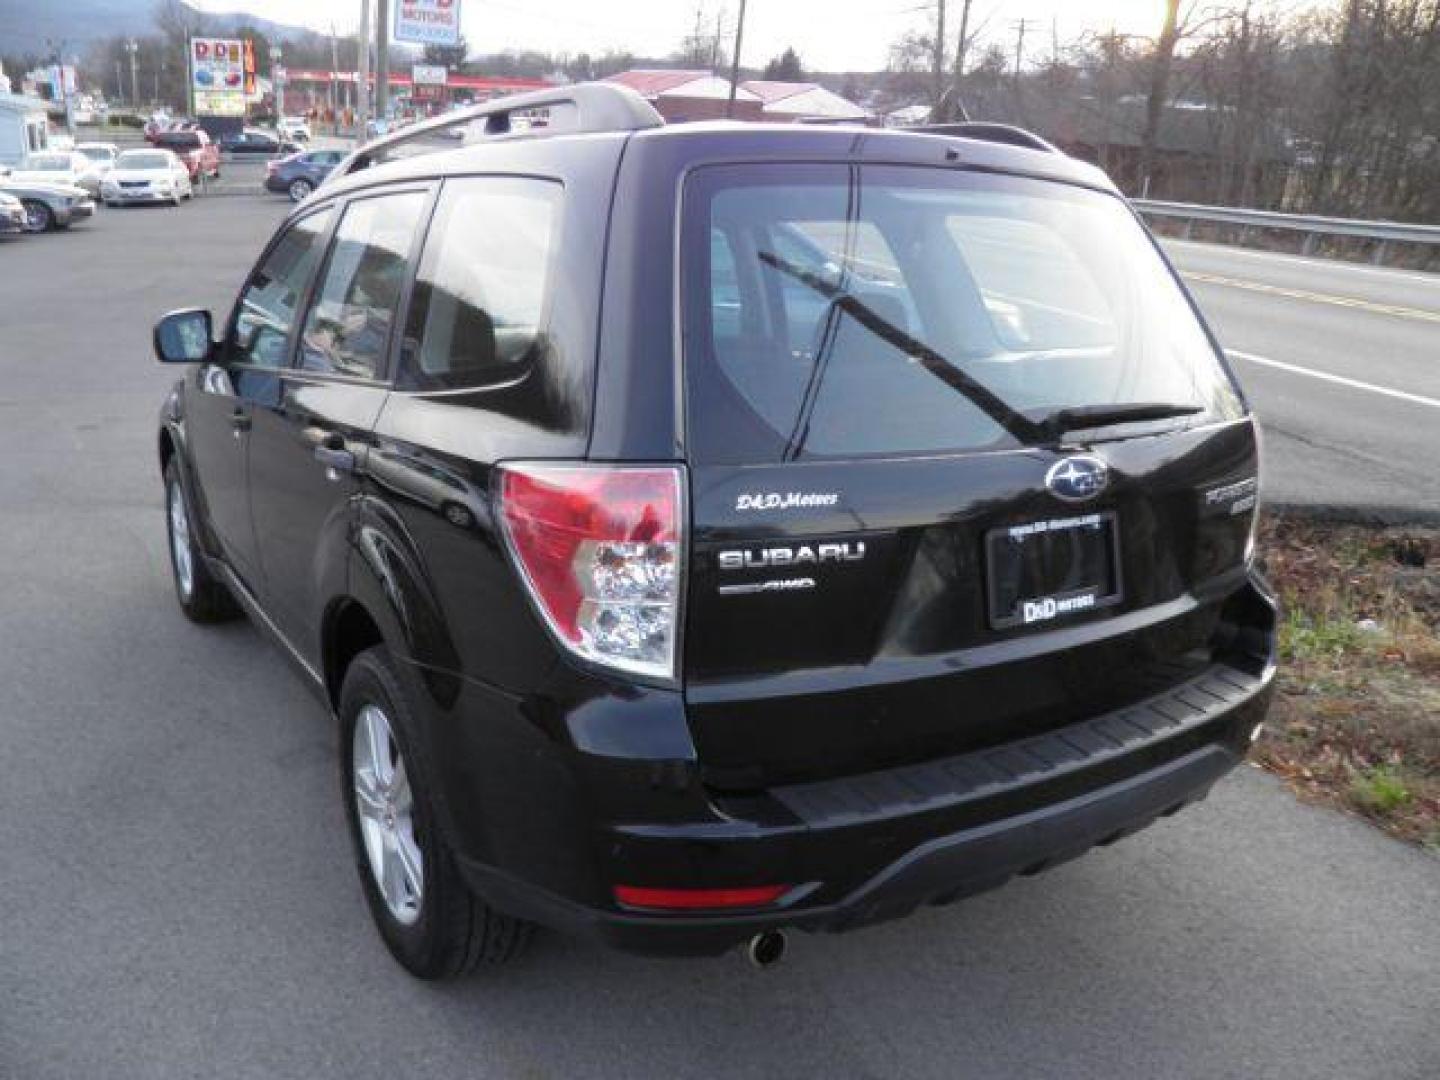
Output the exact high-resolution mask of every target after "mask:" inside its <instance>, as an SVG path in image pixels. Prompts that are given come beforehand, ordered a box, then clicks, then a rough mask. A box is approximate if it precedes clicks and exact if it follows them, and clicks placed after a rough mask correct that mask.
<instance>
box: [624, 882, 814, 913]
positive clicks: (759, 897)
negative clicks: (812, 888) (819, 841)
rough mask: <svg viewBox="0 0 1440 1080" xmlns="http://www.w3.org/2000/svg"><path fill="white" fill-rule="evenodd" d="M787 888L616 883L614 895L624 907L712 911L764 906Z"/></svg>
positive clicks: (773, 900)
mask: <svg viewBox="0 0 1440 1080" xmlns="http://www.w3.org/2000/svg"><path fill="white" fill-rule="evenodd" d="M789 891H790V886H789V885H748V886H745V887H743V888H738V889H649V888H644V887H642V886H639V885H616V886H615V899H616V900H618V901H620V903H622V904H624V905H625V906H626V907H636V908H651V909H653V910H655V911H714V910H717V909H722V908H754V907H765V906H766V905H768V904H773V903H774V902H775V901H776V900H779V899H780V897H782V896H784V895H785V894H786V893H787V892H789Z"/></svg>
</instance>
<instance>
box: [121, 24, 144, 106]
mask: <svg viewBox="0 0 1440 1080" xmlns="http://www.w3.org/2000/svg"><path fill="white" fill-rule="evenodd" d="M125 51H126V52H128V53H129V54H130V107H131V108H132V109H138V108H140V74H139V72H138V71H137V70H136V68H135V56H136V54H137V53H138V52H139V51H140V43H139V42H138V41H136V40H135V39H134V38H133V37H132V38H131V39H130V40H128V41H127V42H125Z"/></svg>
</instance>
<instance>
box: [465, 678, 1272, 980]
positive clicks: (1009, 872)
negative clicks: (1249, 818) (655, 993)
mask: <svg viewBox="0 0 1440 1080" xmlns="http://www.w3.org/2000/svg"><path fill="white" fill-rule="evenodd" d="M1271 678H1272V669H1271V667H1270V666H1269V665H1268V664H1263V665H1257V666H1256V667H1255V668H1254V669H1253V673H1246V672H1244V671H1242V670H1240V669H1239V668H1236V667H1232V666H1230V665H1229V664H1224V663H1217V664H1215V665H1212V666H1211V667H1210V668H1208V669H1207V670H1205V671H1204V672H1203V673H1202V674H1200V675H1198V676H1196V677H1194V678H1191V679H1189V680H1187V681H1185V682H1184V683H1182V684H1180V685H1178V686H1176V687H1173V688H1172V689H1170V690H1168V691H1166V692H1164V693H1162V694H1159V695H1157V696H1156V697H1154V698H1151V699H1149V700H1147V701H1144V702H1141V703H1139V704H1137V705H1135V706H1132V707H1130V708H1126V709H1124V710H1121V711H1119V712H1116V713H1112V714H1108V715H1104V716H1100V717H1095V718H1093V719H1090V720H1087V721H1085V722H1083V723H1079V724H1074V725H1071V726H1069V727H1066V728H1062V729H1058V730H1056V731H1052V732H1048V733H1046V734H1044V735H1039V736H1035V737H1033V738H1029V739H1025V740H1022V741H1019V742H1015V743H1010V744H1007V745H1005V746H1001V747H997V748H993V749H989V750H982V751H976V752H973V753H968V754H962V755H958V756H955V757H951V758H945V759H940V760H935V761H929V762H924V763H921V764H917V765H910V766H903V767H900V768H896V769H889V770H884V771H879V772H873V773H867V774H864V775H860V776H853V777H846V778H843V779H840V780H833V781H825V782H817V783H808V784H797V785H791V786H789V787H782V788H775V789H772V790H771V791H769V792H766V793H763V794H761V795H756V796H747V797H744V798H729V799H726V798H722V797H716V798H715V801H714V809H715V810H716V813H715V815H714V817H713V818H711V819H710V820H707V821H703V822H690V823H686V822H681V823H664V824H633V823H632V824H621V825H613V826H608V827H605V828H603V829H602V830H601V835H600V836H599V838H598V840H599V844H598V848H599V850H601V851H602V852H604V857H603V859H602V860H601V864H602V869H601V871H600V872H601V876H602V877H604V878H606V879H607V880H608V881H609V882H610V883H614V882H624V883H626V884H637V885H647V884H655V885H659V886H665V885H674V884H675V883H676V882H684V883H686V884H687V885H688V886H692V887H697V888H705V887H719V886H723V885H731V886H733V885H744V884H782V883H783V884H789V885H791V886H793V887H792V888H791V890H790V891H789V892H788V893H787V894H786V896H784V897H782V899H781V901H780V902H779V903H778V904H776V905H774V906H772V907H771V908H768V909H764V910H753V911H747V912H744V913H725V914H720V913H708V914H685V915H673V914H657V913H647V912H641V911H633V910H625V909H623V908H621V907H619V906H617V905H614V904H613V903H611V904H608V905H606V904H602V903H596V902H594V901H593V899H592V902H590V903H584V902H577V901H576V900H573V899H570V898H567V897H563V896H561V895H558V894H557V893H556V892H553V891H548V890H545V889H542V888H539V887H537V886H535V885H533V884H531V883H528V882H524V881H521V880H519V879H517V878H515V877H513V876H510V875H507V874H504V873H502V872H499V871H497V870H496V869H494V868H493V867H491V866H489V865H486V864H483V863H480V862H477V861H474V860H471V859H466V858H463V857H462V858H461V860H460V862H461V866H462V870H463V871H464V872H465V874H466V877H467V878H468V879H469V881H470V882H471V884H472V886H473V887H474V888H475V889H476V890H477V891H478V892H480V893H481V894H482V895H484V896H485V897H486V898H487V899H489V900H490V901H491V902H492V903H493V904H495V905H496V906H498V907H500V908H502V909H504V910H507V911H510V912H512V913H514V914H517V915H521V916H524V917H527V918H530V919H534V920H535V921H538V922H541V923H543V924H546V925H550V926H555V927H558V928H562V929H567V930H571V931H575V932H578V933H581V934H584V935H587V936H590V937H594V938H598V939H600V940H603V941H605V942H607V943H609V944H611V945H614V946H616V947H619V948H622V949H625V950H628V951H632V952H640V953H647V954H659V955H696V954H711V953H717V952H722V951H724V950H726V949H728V948H730V947H732V946H735V945H737V944H739V943H740V942H742V941H744V940H745V939H747V938H748V937H750V936H752V935H753V934H755V933H758V932H760V931H762V930H770V929H781V928H787V927H788V928H795V929H802V930H809V931H837V930H846V929H850V928H852V927H856V926H861V925H865V924H869V923H873V922H879V921H883V920H886V919H891V918H896V917H899V916H901V915H904V914H906V913H908V912H910V911H912V910H913V909H915V908H916V907H918V906H920V905H922V904H927V903H930V904H934V903H947V902H950V901H953V900H956V899H959V898H960V897H963V896H968V895H971V894H974V893H977V892H981V891H984V890H986V889H990V888H994V887H996V886H998V885H1001V884H1003V883H1004V882H1005V881H1006V880H1008V879H1009V878H1011V877H1013V876H1015V875H1017V874H1031V873H1036V872H1038V871H1040V870H1044V869H1047V868H1049V867H1051V866H1054V865H1057V864H1058V863H1061V862H1064V861H1066V860H1068V859H1070V858H1073V857H1075V856H1077V855H1079V854H1081V853H1083V852H1084V851H1086V850H1088V849H1089V848H1091V847H1094V846H1096V845H1100V844H1106V843H1109V842H1111V841H1112V840H1115V839H1118V838H1119V837H1121V836H1124V835H1126V834H1127V833H1130V832H1134V831H1136V830H1137V829H1140V828H1142V827H1144V826H1145V825H1148V824H1149V823H1151V822H1152V821H1154V820H1155V819H1156V818H1158V817H1161V816H1164V815H1166V814H1170V813H1173V812H1175V811H1177V810H1179V809H1180V808H1181V807H1183V806H1185V805H1186V804H1187V803H1190V802H1193V801H1196V800H1198V799H1200V798H1203V797H1204V795H1205V794H1206V793H1207V792H1208V791H1209V789H1210V788H1211V786H1212V785H1213V784H1214V783H1215V782H1216V781H1217V780H1218V779H1219V778H1220V777H1222V776H1223V775H1224V774H1225V773H1227V772H1228V771H1229V770H1231V769H1232V768H1234V767H1235V766H1236V765H1238V764H1239V763H1240V762H1241V761H1242V760H1243V759H1244V756H1245V751H1246V749H1247V748H1248V746H1249V743H1250V740H1251V736H1252V734H1253V732H1254V730H1255V727H1256V725H1258V724H1259V722H1260V721H1261V719H1262V718H1263V716H1264V713H1265V710H1266V708H1267V707H1268V703H1269V697H1270V693H1271Z"/></svg>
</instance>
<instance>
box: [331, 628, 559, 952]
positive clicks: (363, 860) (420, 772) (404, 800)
mask: <svg viewBox="0 0 1440 1080" xmlns="http://www.w3.org/2000/svg"><path fill="white" fill-rule="evenodd" d="M339 712H340V755H339V757H340V777H341V792H342V797H343V798H344V800H345V816H346V820H347V822H348V823H349V826H350V839H351V843H352V845H353V847H354V854H355V861H356V865H357V869H358V871H359V873H360V882H361V888H362V889H363V890H364V892H365V902H366V904H367V905H368V906H369V908H370V914H371V917H372V918H373V919H374V920H375V926H376V928H377V929H378V930H379V932H380V937H381V939H382V940H383V941H384V942H385V946H386V948H388V949H389V950H390V954H391V955H392V956H393V957H395V959H396V960H397V961H398V962H399V963H400V965H401V966H402V967H404V968H405V969H406V970H407V971H409V972H410V973H411V974H412V975H415V976H417V977H418V978H421V979H446V978H453V977H455V976H458V975H465V974H468V973H470V972H472V971H474V970H475V969H476V968H478V967H480V966H482V965H495V964H502V963H505V962H506V961H509V960H512V959H514V958H515V957H517V956H519V955H520V953H521V952H523V951H524V949H525V946H526V945H527V944H528V943H529V940H530V936H531V934H532V932H533V929H534V928H533V927H532V926H531V924H530V923H527V922H525V921H523V920H520V919H516V918H513V917H511V916H509V915H503V914H501V913H500V912H497V911H495V910H494V909H492V908H491V907H490V906H489V905H488V904H486V903H485V902H484V901H482V900H481V899H480V898H479V897H477V896H475V895H474V894H473V893H472V892H471V891H470V889H469V887H468V886H467V885H466V884H465V882H464V880H463V879H462V878H461V876H460V871H459V869H458V868H457V867H456V865H455V858H454V855H453V854H452V853H451V849H450V845H449V843H448V841H447V840H446V838H445V836H444V834H443V832H442V830H441V827H440V824H439V820H438V818H437V816H436V812H435V803H434V775H435V774H434V771H433V770H432V769H431V767H430V764H429V759H428V756H427V754H426V751H425V748H424V745H423V742H422V740H421V738H420V736H419V730H418V726H417V716H418V708H417V706H416V705H415V704H414V702H413V700H412V697H411V694H410V692H409V691H408V690H407V689H406V688H405V684H404V683H403V682H402V680H401V677H400V673H399V671H398V669H397V667H396V664H395V661H394V660H393V659H392V658H391V656H390V652H389V650H388V649H386V648H385V647H384V646H383V645H379V646H376V647H374V648H372V649H368V650H366V651H365V652H363V653H361V654H360V655H359V656H357V657H356V658H355V660H354V661H353V662H352V663H351V665H350V669H349V670H348V671H347V672H346V673H345V683H344V685H343V687H342V688H341V691H340V709H339Z"/></svg>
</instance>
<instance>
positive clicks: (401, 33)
mask: <svg viewBox="0 0 1440 1080" xmlns="http://www.w3.org/2000/svg"><path fill="white" fill-rule="evenodd" d="M395 40H396V41H408V42H411V43H413V44H416V45H458V44H460V0H396V3H395Z"/></svg>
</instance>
